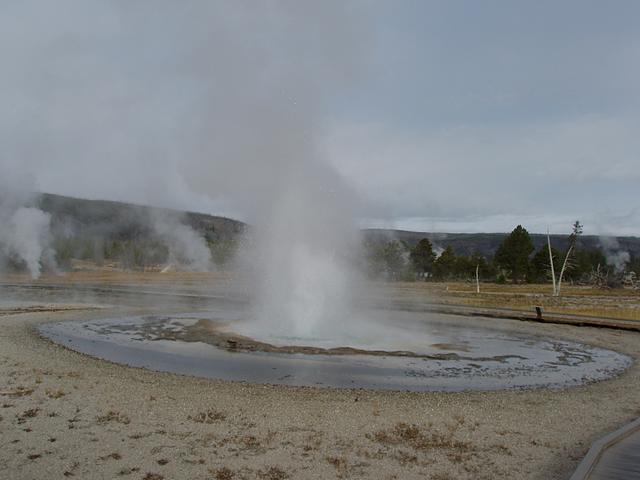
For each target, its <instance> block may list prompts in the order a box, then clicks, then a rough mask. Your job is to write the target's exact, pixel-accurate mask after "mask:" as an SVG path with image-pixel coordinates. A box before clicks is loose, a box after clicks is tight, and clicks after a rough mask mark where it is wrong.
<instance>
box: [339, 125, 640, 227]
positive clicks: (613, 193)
mask: <svg viewBox="0 0 640 480" xmlns="http://www.w3.org/2000/svg"><path fill="white" fill-rule="evenodd" d="M639 120H640V119H638V118H637V117H615V118H606V117H600V116H584V117H579V118H576V119H573V120H571V121H562V122H554V123H543V124H538V123H533V124H527V125H517V126H511V125H506V126H505V125H492V126H460V127H455V128H446V129H435V130H429V131H425V130H419V131H416V130H397V129H395V128H394V127H393V126H389V125H384V124H340V125H335V126H333V127H332V128H331V129H329V130H328V131H327V151H328V155H329V156H330V158H331V159H332V161H333V163H334V166H335V168H336V169H337V170H338V171H340V172H341V173H342V175H343V176H345V177H347V178H349V179H350V180H352V181H353V182H354V183H355V185H356V187H357V190H358V191H359V193H360V195H361V196H362V197H363V198H364V199H365V203H366V204H368V205H369V206H370V208H369V209H368V211H367V213H366V214H365V217H367V218H370V219H376V218H377V219H378V221H384V220H385V219H386V220H391V219H395V223H396V224H404V225H413V226H414V227H415V228H418V227H420V226H421V225H422V227H423V228H424V227H425V226H428V224H429V223H432V224H433V225H437V226H438V228H439V229H440V228H452V227H454V226H455V225H456V224H457V226H458V227H457V228H456V230H458V231H459V230H460V229H472V230H477V229H478V228H479V229H481V230H485V231H488V230H489V229H499V230H507V229H510V228H512V226H511V224H512V223H513V225H515V224H517V223H522V222H524V221H525V219H530V220H531V221H532V224H534V225H535V226H536V227H535V228H536V229H539V228H540V227H542V229H541V230H539V231H544V230H546V227H545V225H549V224H552V225H553V224H560V223H565V222H567V221H568V222H569V223H570V222H571V218H573V219H575V218H580V219H583V220H584V221H585V225H586V228H587V231H592V232H597V231H598V230H599V229H602V228H603V227H606V228H611V227H613V228H616V230H617V231H625V232H626V233H635V234H638V233H640V221H639V219H638V215H637V208H638V206H637V203H634V201H633V199H634V198H635V194H634V192H635V191H636V188H637V185H638V183H639V182H640V169H639V168H638V166H637V165H638V161H639V159H638V157H637V152H638V151H640V135H638V134H639V133H640V132H639V129H638V125H640V123H639ZM634 212H636V213H634ZM518 218H520V220H518ZM420 219H422V220H420ZM588 220H591V222H592V223H589V222H588ZM514 222H515V223H514ZM374 223H375V220H374ZM483 225H484V226H483ZM465 226H466V227H465Z"/></svg>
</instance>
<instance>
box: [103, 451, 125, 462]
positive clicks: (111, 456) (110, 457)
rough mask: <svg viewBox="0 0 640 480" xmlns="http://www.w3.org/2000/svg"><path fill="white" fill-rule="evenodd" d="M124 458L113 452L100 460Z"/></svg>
mask: <svg viewBox="0 0 640 480" xmlns="http://www.w3.org/2000/svg"><path fill="white" fill-rule="evenodd" d="M121 458H122V455H120V454H119V453H118V452H113V453H110V454H109V455H105V456H103V457H100V460H109V459H111V460H120V459H121Z"/></svg>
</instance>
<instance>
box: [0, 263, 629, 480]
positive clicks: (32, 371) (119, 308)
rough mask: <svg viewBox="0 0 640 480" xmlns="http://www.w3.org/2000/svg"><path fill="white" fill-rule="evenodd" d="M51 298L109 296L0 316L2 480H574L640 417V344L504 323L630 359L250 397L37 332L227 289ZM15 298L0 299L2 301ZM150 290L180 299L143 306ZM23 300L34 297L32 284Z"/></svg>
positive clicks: (154, 277)
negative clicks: (538, 373) (552, 373)
mask: <svg viewBox="0 0 640 480" xmlns="http://www.w3.org/2000/svg"><path fill="white" fill-rule="evenodd" d="M22 281H24V279H22V278H17V277H14V278H4V279H2V282H0V283H4V284H7V283H20V282H22ZM52 283H56V284H57V285H58V286H60V285H62V284H66V285H69V284H74V285H85V286H91V285H95V284H100V285H102V286H103V290H101V291H83V292H82V293H78V294H75V295H73V296H71V298H69V301H68V302H67V303H68V304H73V308H77V307H78V305H79V304H85V305H89V304H90V306H94V307H95V306H101V307H102V308H100V309H93V310H82V311H79V310H77V309H74V310H68V308H69V307H68V306H67V305H66V303H65V302H62V301H61V300H60V299H61V298H65V296H66V295H68V291H66V290H64V289H63V290H60V291H58V293H56V294H55V295H53V294H51V293H48V294H47V295H44V294H42V297H43V299H42V300H41V301H32V302H31V303H29V301H28V300H23V303H22V304H21V305H20V308H24V309H25V310H24V311H15V309H16V306H15V305H7V306H5V307H3V306H2V305H0V472H2V474H0V476H2V477H3V478H11V479H40V478H63V477H64V478H74V477H75V478H82V479H94V478H95V479H101V478H108V479H111V478H123V479H146V480H159V479H243V478H247V479H253V478H257V479H286V478H291V479H297V478H317V479H326V478H368V479H369V478H381V479H394V478H397V479H405V478H427V479H433V480H445V479H494V478H498V479H502V478H504V479H519V478H523V479H524V478H532V479H555V478H568V477H569V476H570V474H571V472H572V471H573V469H574V468H575V467H576V465H577V463H578V462H579V461H580V459H581V457H582V456H583V455H584V454H585V453H586V451H587V449H588V447H589V445H590V443H591V442H593V441H594V440H596V439H597V438H599V437H600V436H602V435H604V434H605V433H607V432H608V431H611V430H614V429H616V428H618V427H619V426H621V425H622V424H624V423H626V422H628V421H630V420H632V419H634V418H636V417H638V416H639V415H640V367H639V366H638V360H639V359H640V334H638V333H634V332H624V331H616V330H607V329H594V328H586V327H581V328H578V327H572V326H568V325H547V324H535V323H526V322H516V321H511V320H504V321H505V322H512V323H513V328H514V329H516V330H520V331H523V332H524V331H526V332H539V333H540V334H543V335H547V336H551V337H555V338H565V339H570V340H577V341H581V342H585V343H590V344H594V345H598V346H603V347H607V348H612V349H615V350H617V351H620V352H623V353H626V354H628V355H630V356H631V357H633V358H634V360H635V363H634V365H633V366H632V367H631V368H630V369H629V370H628V371H627V372H626V373H624V374H623V375H622V376H620V377H618V378H615V379H612V380H608V381H605V382H601V383H595V384H591V385H585V386H582V387H577V388H571V389H565V390H558V391H550V390H529V391H502V392H483V393H480V392H467V393H407V392H375V391H359V390H334V389H315V388H302V387H282V386H262V385H250V384H244V383H239V382H223V381H211V380H204V379H198V378H192V377H184V376H178V375H172V374H167V373H157V372H151V371H147V370H143V369H135V368H129V367H126V366H121V365H115V364H111V363H107V362H104V361H101V360H98V359H94V358H90V357H87V356H84V355H81V354H78V353H75V352H72V351H70V350H67V349H65V348H63V347H61V346H57V345H54V344H52V343H50V342H48V341H46V340H44V339H42V338H40V337H39V336H38V335H37V333H36V332H35V330H34V328H35V327H36V326H37V325H39V324H41V323H44V322H51V321H62V320H73V319H78V320H80V319H86V318H96V317H100V316H107V315H108V316H113V315H114V314H134V313H144V312H155V311H159V310H162V311H181V310H184V309H185V308H186V305H189V306H191V305H192V304H191V302H192V301H193V300H192V299H191V298H190V297H189V296H187V295H186V293H187V292H191V293H190V295H197V294H198V292H213V293H216V292H222V293H220V294H221V295H226V294H227V292H228V289H229V279H228V278H227V277H225V276H222V277H220V276H217V275H197V274H186V273H172V274H166V275H160V274H145V273H137V274H126V273H122V272H110V273H109V272H106V273H105V272H88V273H87V272H82V273H76V274H73V275H70V276H68V277H64V279H62V280H61V279H59V278H55V277H50V278H44V279H42V280H40V282H39V285H47V284H52ZM105 285H106V286H107V288H104V286H105ZM121 286H126V289H124V288H122V289H120V287H121ZM448 287H449V290H448V291H447V290H446V288H447V286H445V285H438V286H432V285H429V286H423V285H421V284H418V285H413V284H411V285H393V286H391V287H388V286H387V287H385V291H386V292H387V293H386V295H389V296H391V297H394V298H395V297H402V298H403V300H404V301H407V302H409V301H415V302H416V304H421V302H425V301H427V300H428V299H429V298H438V299H439V300H440V301H441V302H443V303H446V302H450V303H454V299H456V298H458V297H457V295H458V293H456V286H455V285H449V286H448ZM462 287H467V288H469V287H468V286H464V285H463V286H462ZM109 288H112V289H113V290H112V291H111V292H110V291H109ZM389 288H390V289H389ZM127 289H128V291H125V290H127ZM9 290H10V289H9ZM9 290H8V289H7V288H0V295H6V294H7V291H9ZM149 290H155V291H160V290H162V291H165V292H173V293H175V292H178V293H179V294H180V295H183V294H184V295H183V296H179V295H178V296H176V295H167V296H166V298H163V297H160V296H154V295H146V296H145V295H139V294H137V293H136V292H142V291H149ZM516 290H518V288H516ZM20 291H23V290H20ZM44 291H45V289H42V292H44ZM440 291H443V292H444V293H443V294H442V295H440V293H439V292H440ZM12 292H13V293H15V290H13V291H12ZM194 292H195V293H194ZM497 293H498V294H500V292H497ZM530 293H533V294H537V293H536V292H525V291H522V292H520V291H517V292H515V294H516V296H518V295H520V294H522V295H523V296H524V297H523V298H527V297H526V295H529V294H530ZM567 293H570V294H571V295H572V296H573V293H572V292H567ZM596 293H597V292H596ZM29 295H30V296H31V297H35V298H36V299H37V298H38V297H39V296H40V295H39V290H38V284H36V287H35V288H32V289H31V290H30V293H29ZM487 295H490V293H489V292H487ZM500 295H502V294H500ZM500 295H496V296H499V298H501V299H502V298H503V297H504V298H508V297H509V296H508V294H504V295H502V296H500ZM576 295H578V294H576ZM589 295H592V296H594V297H600V295H596V294H589ZM589 295H585V296H589ZM618 296H619V297H620V298H624V301H623V302H620V303H624V304H625V305H628V306H629V308H630V309H631V308H638V296H637V294H628V293H627V292H624V293H621V294H618V293H612V292H609V294H608V295H606V296H604V295H603V296H602V299H605V298H606V299H611V298H614V300H612V302H615V298H617V297H618ZM629 296H630V297H631V300H629V299H627V297H629ZM460 298H461V299H462V300H463V301H460V302H458V303H461V304H466V305H468V303H466V302H467V300H466V299H467V298H471V299H476V298H477V297H474V296H473V295H472V294H469V293H466V292H463V294H460ZM541 299H542V300H547V299H546V297H536V303H539V300H541ZM633 299H635V300H633ZM0 300H2V298H0ZM521 300H522V299H521V298H520V297H518V299H517V300H516V301H514V302H515V303H517V305H515V306H516V307H517V306H518V305H521V304H522V303H524V302H522V301H521ZM551 300H552V301H554V302H555V301H556V300H555V299H551ZM594 302H595V303H594V305H598V304H599V303H598V302H597V301H594ZM45 304H46V305H48V306H46V307H45V308H38V307H42V306H43V305H45ZM485 306H486V305H485ZM510 306H514V305H510ZM559 306H561V305H559ZM29 308H31V310H29ZM522 308H528V305H522ZM624 308H627V307H624ZM10 309H13V311H11V312H9V310H10ZM625 318H626V317H625Z"/></svg>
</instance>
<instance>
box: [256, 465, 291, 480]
mask: <svg viewBox="0 0 640 480" xmlns="http://www.w3.org/2000/svg"><path fill="white" fill-rule="evenodd" d="M258 478H261V479H263V480H286V479H287V478H289V474H288V473H287V472H285V471H284V470H282V469H281V468H280V467H269V468H268V469H267V470H264V471H261V472H259V473H258Z"/></svg>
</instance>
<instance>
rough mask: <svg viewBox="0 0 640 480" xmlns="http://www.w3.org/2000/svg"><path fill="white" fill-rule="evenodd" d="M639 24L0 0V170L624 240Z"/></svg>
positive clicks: (632, 229) (332, 8) (372, 215)
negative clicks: (302, 181) (320, 200)
mask: <svg viewBox="0 0 640 480" xmlns="http://www.w3.org/2000/svg"><path fill="white" fill-rule="evenodd" d="M638 18H640V3H638V2H636V1H623V0H617V1H614V2H602V1H599V2H593V1H587V0H580V1H570V0H564V1H557V0H556V1H537V2H524V1H506V0H505V1H489V0H487V1H483V2H476V1H462V0H455V1H427V0H425V1H409V0H405V1H399V2H398V1H395V2H392V1H386V2H382V1H364V0H358V1H352V2H340V1H326V2H312V1H293V0H291V1H248V0H247V1H233V2H232V1H228V2H225V1H217V2H210V1H204V0H201V1H200V0H185V1H182V2H174V1H164V0H154V1H152V0H138V1H135V2H131V1H125V0H99V1H98V0H61V1H59V2H48V1H44V0H43V1H31V0H26V1H13V0H8V1H5V2H2V4H0V66H1V68H2V75H0V105H2V109H1V110H0V176H2V177H3V179H2V180H4V185H7V184H10V185H13V186H15V185H18V184H19V185H24V188H29V189H33V190H38V191H46V192H52V193H60V194H66V195H73V196H79V197H87V198H101V199H110V200H122V201H132V202H136V203H145V204H154V205H160V206H167V207H173V208H178V209H190V210H196V211H203V212H206V213H211V214H225V215H229V216H234V217H238V218H241V219H244V220H247V221H254V220H255V219H256V218H258V217H259V216H260V215H261V210H260V208H258V207H259V206H260V205H261V204H262V203H264V199H265V198H267V197H273V195H274V192H277V191H278V190H279V189H280V188H281V181H282V178H283V177H288V176H290V177H291V181H292V182H295V181H296V178H299V177H296V175H307V176H308V175H313V176H317V178H315V180H316V183H317V184H318V186H319V187H318V188H320V189H321V190H322V191H325V192H327V195H333V192H335V191H338V190H339V191H340V195H339V198H340V199H341V201H344V202H347V203H348V204H349V209H352V210H353V212H354V213H353V215H354V216H355V217H356V219H357V222H358V223H359V224H360V225H362V226H370V227H371V226H375V227H385V228H400V229H408V230H420V231H448V232H480V231H484V232H500V231H510V230H512V229H513V228H514V227H515V226H516V225H517V224H522V225H524V226H525V227H526V228H527V229H528V230H529V231H533V232H544V231H546V230H547V228H549V229H550V230H551V232H552V233H568V232H569V230H570V225H571V223H572V222H573V221H574V220H576V219H579V220H580V221H581V222H582V223H583V224H584V226H585V228H584V231H585V233H587V234H603V235H636V236H637V235H640V194H639V193H638V191H639V188H638V186H639V185H640V24H639V22H637V19H638ZM301 164H305V165H307V166H306V167H305V168H299V165H301ZM309 164H311V165H314V167H313V168H309V167H308V165H309ZM318 166H321V168H320V167H318ZM291 172H293V173H291ZM296 172H297V173H296ZM300 172H302V173H300ZM0 185H3V182H2V181H1V180H0Z"/></svg>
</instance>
